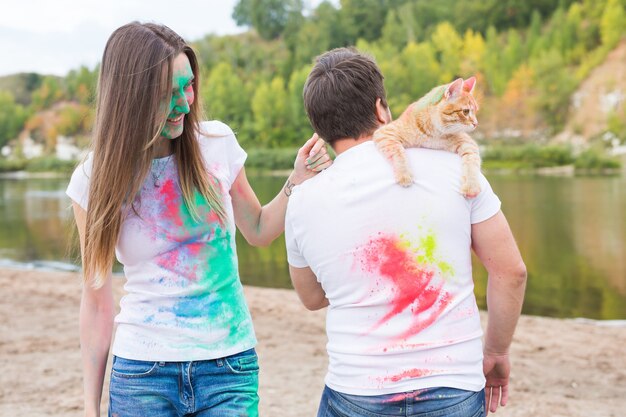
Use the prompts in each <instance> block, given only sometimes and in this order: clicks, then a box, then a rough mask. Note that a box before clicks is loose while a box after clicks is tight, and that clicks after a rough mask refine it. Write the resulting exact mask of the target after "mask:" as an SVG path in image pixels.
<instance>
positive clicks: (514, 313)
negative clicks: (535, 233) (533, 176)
mask: <svg viewBox="0 0 626 417" xmlns="http://www.w3.org/2000/svg"><path fill="white" fill-rule="evenodd" d="M472 248H473V249H474V252H475V253H476V255H477V256H478V258H479V259H480V261H481V262H482V263H483V265H484V266H485V268H486V269H487V272H488V274H489V279H488V283H487V310H488V322H487V332H486V334H485V347H484V360H483V371H484V372H485V378H486V380H487V382H486V387H485V394H486V397H487V405H488V411H492V412H495V411H496V409H497V408H498V403H500V405H502V406H504V405H506V403H507V400H508V385H509V373H510V363H509V346H510V345H511V341H512V339H513V332H514V331H515V326H516V325H517V319H518V318H519V315H520V313H521V310H522V303H523V301H524V290H525V288H526V266H525V265H524V261H523V260H522V256H521V254H520V252H519V249H518V248H517V244H516V243H515V239H514V238H513V234H512V233H511V229H510V227H509V224H508V222H507V221H506V218H505V217H504V214H503V213H502V212H501V211H500V212H498V213H497V214H496V215H495V216H493V217H491V218H490V219H488V220H485V221H484V222H480V223H477V224H474V225H472Z"/></svg>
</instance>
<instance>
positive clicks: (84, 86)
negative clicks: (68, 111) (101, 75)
mask: <svg viewBox="0 0 626 417" xmlns="http://www.w3.org/2000/svg"><path fill="white" fill-rule="evenodd" d="M97 83H98V68H96V69H94V70H93V71H91V70H90V69H89V68H87V67H85V66H82V67H80V68H79V69H78V70H72V71H70V72H69V74H67V76H66V77H65V85H66V90H67V96H68V98H70V99H72V100H76V101H78V102H79V103H81V104H92V103H93V102H94V99H95V97H96V85H97Z"/></svg>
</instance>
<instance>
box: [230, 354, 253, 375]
mask: <svg viewBox="0 0 626 417" xmlns="http://www.w3.org/2000/svg"><path fill="white" fill-rule="evenodd" d="M224 362H225V363H226V366H227V367H228V369H229V370H230V371H231V372H233V373H235V374H244V373H255V372H259V358H258V356H257V354H256V351H255V350H254V349H250V350H246V351H245V352H241V353H237V354H235V355H232V356H227V357H225V358H224Z"/></svg>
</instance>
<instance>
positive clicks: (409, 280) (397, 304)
mask: <svg viewBox="0 0 626 417" xmlns="http://www.w3.org/2000/svg"><path fill="white" fill-rule="evenodd" d="M357 257H359V261H360V263H361V268H362V269H363V270H364V271H366V272H369V273H372V274H375V275H378V276H380V277H381V278H382V279H383V280H385V281H386V285H391V286H392V288H393V296H392V298H391V300H390V305H391V308H390V310H389V311H388V312H387V314H385V316H383V317H382V318H381V319H380V320H379V321H378V322H377V323H376V324H375V325H374V326H373V327H372V328H371V329H370V332H371V331H374V330H375V329H377V328H378V327H380V326H381V325H383V324H384V323H386V322H387V321H389V320H390V319H391V318H393V317H395V316H397V315H398V314H400V313H402V312H403V311H405V310H406V309H407V308H410V311H411V313H412V314H413V316H414V320H413V323H412V324H411V325H410V326H409V327H408V328H407V329H406V330H405V331H403V332H401V333H400V334H399V335H398V336H397V337H396V338H395V340H403V339H406V338H408V337H410V336H412V335H415V334H417V333H419V332H420V331H422V330H423V329H425V328H427V327H428V326H430V325H431V324H433V322H434V321H435V320H436V319H437V317H438V316H439V315H441V313H442V312H443V311H444V310H445V308H446V306H447V305H448V304H449V302H450V299H451V297H450V295H449V294H448V293H447V292H446V291H445V290H444V289H443V288H442V287H443V282H442V281H438V282H435V281H436V280H435V269H434V267H430V266H429V265H424V264H420V263H418V262H417V260H416V256H415V254H413V253H412V252H411V251H410V248H409V247H407V245H406V244H405V243H404V242H402V241H401V240H400V239H399V237H397V236H393V235H382V234H380V236H379V237H377V238H375V239H372V240H370V241H369V242H368V243H367V244H366V245H365V246H364V247H361V248H360V250H359V251H358V253H357Z"/></svg>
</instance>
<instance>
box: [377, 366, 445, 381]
mask: <svg viewBox="0 0 626 417" xmlns="http://www.w3.org/2000/svg"><path fill="white" fill-rule="evenodd" d="M432 373H433V371H432V370H430V369H418V368H413V369H409V370H407V371H404V372H401V373H399V374H397V375H390V376H386V377H384V378H381V379H382V380H383V381H385V382H398V381H400V380H403V379H408V378H421V377H424V376H428V375H431V374H432Z"/></svg>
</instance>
